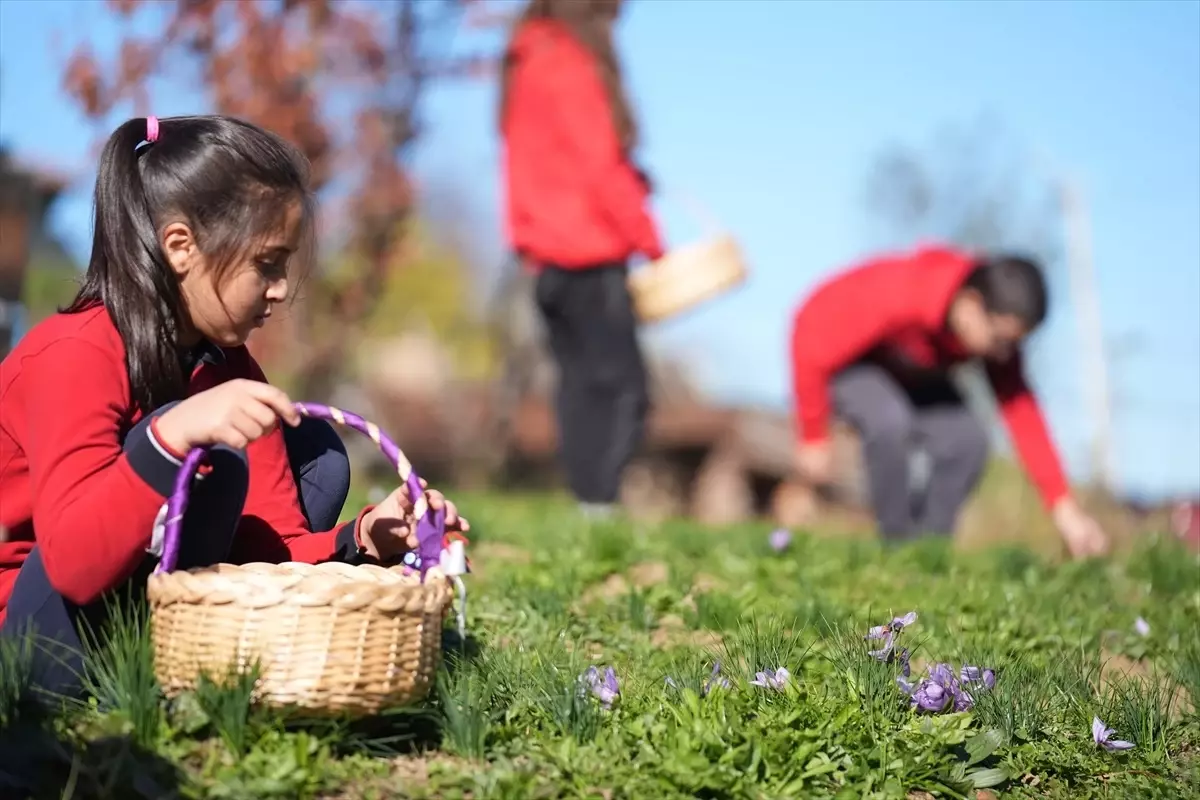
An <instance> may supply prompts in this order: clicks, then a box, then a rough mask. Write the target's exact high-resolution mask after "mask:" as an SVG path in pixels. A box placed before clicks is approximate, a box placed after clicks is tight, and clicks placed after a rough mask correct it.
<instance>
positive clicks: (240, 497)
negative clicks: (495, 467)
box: [0, 116, 467, 693]
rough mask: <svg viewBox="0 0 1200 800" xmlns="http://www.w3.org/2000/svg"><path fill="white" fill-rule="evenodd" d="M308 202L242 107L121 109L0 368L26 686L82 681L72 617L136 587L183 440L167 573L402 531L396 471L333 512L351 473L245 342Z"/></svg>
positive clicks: (282, 149)
mask: <svg viewBox="0 0 1200 800" xmlns="http://www.w3.org/2000/svg"><path fill="white" fill-rule="evenodd" d="M312 212H313V203H312V199H311V197H310V195H309V193H308V186H307V164H306V162H305V159H304V157H303V156H302V155H301V154H300V153H299V152H298V151H297V150H296V149H294V148H293V147H292V146H290V145H289V144H288V143H286V142H285V141H283V140H282V139H280V138H279V137H277V136H275V135H273V134H271V133H268V132H267V131H264V130H262V129H260V128H257V127H255V126H253V125H250V124H247V123H245V122H241V121H238V120H235V119H230V118H226V117H219V116H199V117H172V118H168V119H163V120H161V121H160V120H157V119H155V118H154V117H148V118H146V119H133V120H130V121H128V122H126V123H125V124H124V125H122V126H121V127H119V128H118V129H117V130H116V131H115V132H114V133H113V134H112V136H111V137H110V138H109V140H108V142H107V144H106V145H105V148H104V152H103V154H102V156H101V160H100V167H99V172H98V175H97V178H96V191H95V212H94V213H95V218H94V237H93V241H92V255H91V260H90V262H89V264H88V269H87V274H86V276H85V278H84V281H83V285H82V288H81V289H80V291H79V294H78V295H77V296H76V298H75V300H74V301H73V302H72V303H71V305H70V306H69V307H68V308H67V309H66V310H65V311H63V312H62V313H60V314H57V315H55V316H53V317H51V318H49V319H47V320H46V321H44V322H42V323H41V324H40V325H38V326H36V327H35V328H33V329H32V330H30V331H29V332H28V333H27V334H26V335H25V337H24V338H23V339H22V340H21V342H20V343H19V344H18V346H17V347H16V348H15V349H14V350H13V351H12V353H11V354H9V356H8V357H7V358H5V360H4V361H3V363H2V364H0V420H3V422H2V423H0V526H3V527H4V528H5V529H7V541H4V542H0V625H2V627H0V635H5V636H11V635H15V634H16V633H17V632H18V631H25V630H27V629H30V628H32V629H35V632H36V634H37V635H38V636H39V637H40V638H41V639H43V641H46V642H48V643H49V644H51V645H52V646H51V647H49V648H47V650H48V652H47V653H45V654H44V656H43V657H42V658H41V659H40V660H39V664H38V665H37V666H36V671H35V672H36V674H35V678H36V680H37V681H38V682H39V683H40V684H41V685H42V687H43V688H45V689H48V690H50V691H54V692H60V693H61V692H66V693H70V692H74V693H77V692H78V691H79V679H78V673H79V670H80V666H81V662H80V655H79V653H80V649H81V648H80V635H79V631H80V626H81V625H83V624H92V625H94V624H95V623H97V622H99V621H101V620H102V616H103V614H102V611H103V608H104V607H105V603H104V601H105V600H106V599H107V596H108V595H110V594H111V593H112V592H113V590H115V589H117V588H118V587H121V586H122V585H123V584H126V583H129V584H131V585H132V586H134V587H142V586H144V585H145V579H146V576H147V574H148V573H149V571H150V569H152V567H153V565H154V563H155V560H156V559H155V557H156V556H158V555H159V554H160V553H161V547H162V541H161V535H160V533H159V532H161V517H160V516H159V515H160V510H161V509H163V508H164V500H165V498H166V497H167V496H168V495H169V494H170V492H171V490H172V486H173V483H174V480H175V474H176V472H177V470H178V468H179V466H180V464H181V460H182V458H183V456H184V455H185V454H186V453H187V452H188V451H189V450H190V449H192V448H194V447H197V446H202V445H208V446H212V448H213V449H212V450H211V451H210V453H209V456H208V459H207V468H206V469H207V472H206V473H205V474H204V475H203V477H202V478H201V479H200V480H198V481H195V482H194V484H193V489H192V500H191V502H190V503H189V506H188V513H187V517H186V519H185V520H184V522H183V528H182V540H181V546H180V555H179V568H180V569H187V568H192V567H199V566H206V565H210V564H214V563H218V562H232V563H246V562H251V561H268V562H280V561H286V560H294V561H304V562H308V563H316V562H320V561H325V560H335V559H336V560H342V561H348V562H352V563H354V562H358V561H359V560H368V559H370V560H379V561H388V560H390V559H392V558H395V557H397V556H399V555H402V554H403V552H404V551H405V550H406V549H407V547H406V539H407V537H408V530H407V528H406V527H405V523H404V520H405V515H406V512H407V511H408V510H409V509H410V507H411V503H410V502H409V499H408V497H407V496H406V493H405V489H404V488H403V487H401V488H399V489H397V490H396V491H395V492H393V493H392V495H391V496H389V497H388V498H387V499H386V500H384V501H383V502H382V503H381V504H379V505H378V506H375V507H370V508H366V509H363V511H362V512H361V513H360V514H359V515H358V517H357V518H356V519H355V520H354V521H352V522H349V523H346V524H344V525H341V526H340V527H338V526H336V523H337V520H338V516H339V514H340V513H341V508H342V504H343V503H344V502H345V499H346V493H347V491H348V488H349V480H350V473H349V462H348V461H347V458H346V454H345V450H344V449H343V447H342V445H341V442H340V440H339V438H338V436H337V434H336V432H335V431H334V430H333V428H332V426H330V425H329V424H328V423H325V422H322V421H319V420H312V419H304V420H302V419H301V417H300V416H299V415H298V414H297V412H296V411H295V409H294V408H293V407H292V404H291V401H290V400H289V399H288V397H287V396H286V395H285V394H284V393H283V392H282V391H280V390H279V389H276V388H274V387H272V386H270V385H269V384H268V383H267V382H266V378H265V377H264V376H263V373H262V370H261V369H260V368H259V366H258V364H257V363H255V361H254V359H253V358H252V357H251V356H250V354H249V352H248V351H247V349H246V346H245V342H246V339H247V338H248V337H249V336H250V334H251V332H252V331H254V330H255V329H256V328H259V327H261V326H262V325H263V324H264V323H265V322H266V320H267V318H269V317H270V316H271V313H272V309H273V308H274V307H275V306H276V305H277V304H279V303H281V302H283V300H284V299H285V298H286V297H287V296H288V283H289V273H290V272H291V267H292V264H293V262H294V261H296V260H298V258H299V257H300V256H302V255H303V254H304V252H305V250H306V248H305V247H304V245H305V243H306V242H307V240H308V238H309V234H310V231H311V223H312ZM280 419H282V420H283V421H284V422H285V423H286V426H285V427H281V426H279V425H278V424H277V421H278V420H280ZM428 495H429V501H430V504H431V505H432V506H434V507H438V508H440V507H443V505H444V507H445V508H446V511H447V522H448V526H449V527H451V528H453V529H456V530H466V529H467V524H466V521H465V520H462V519H460V518H459V517H458V516H457V513H456V510H455V508H454V505H453V504H452V503H449V502H446V501H445V500H444V498H442V497H441V495H440V494H439V493H437V492H432V491H431V492H428ZM156 521H157V523H158V524H156ZM156 531H157V532H156Z"/></svg>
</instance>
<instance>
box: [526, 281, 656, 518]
mask: <svg viewBox="0 0 1200 800" xmlns="http://www.w3.org/2000/svg"><path fill="white" fill-rule="evenodd" d="M627 277H628V270H627V268H626V266H625V264H606V265H601V266H594V267H589V268H587V269H573V270H568V269H559V268H557V267H554V266H546V267H543V268H542V270H541V272H540V273H539V275H538V280H537V288H536V295H537V304H538V308H539V309H540V310H541V313H542V317H543V319H544V321H545V323H546V332H547V335H548V337H549V340H550V350H551V351H552V353H553V355H554V360H555V362H556V363H557V365H558V397H557V413H558V434H559V450H560V457H561V459H562V464H563V467H564V468H565V470H566V473H567V482H568V485H569V486H570V488H571V492H572V493H573V494H574V495H575V497H576V498H577V499H578V500H579V501H580V502H584V503H613V502H615V501H616V500H617V494H618V491H619V490H620V485H621V473H622V471H623V470H624V468H625V465H626V464H627V463H628V462H629V460H630V458H632V456H633V454H634V452H635V451H636V450H637V448H638V446H639V444H640V443H641V439H642V433H643V430H644V427H645V420H646V414H647V411H648V410H649V405H650V403H649V392H648V389H647V379H646V367H645V364H644V362H643V359H642V351H641V348H640V346H639V345H638V339H637V317H636V316H635V314H634V310H633V301H632V299H631V298H630V296H629V288H628V286H627V285H626V280H627Z"/></svg>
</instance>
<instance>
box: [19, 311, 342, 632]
mask: <svg viewBox="0 0 1200 800" xmlns="http://www.w3.org/2000/svg"><path fill="white" fill-rule="evenodd" d="M213 352H214V353H215V354H216V358H215V359H205V360H203V361H201V363H199V364H198V365H197V366H196V368H195V371H194V372H193V373H192V378H191V384H190V386H189V393H191V394H194V393H196V392H199V391H202V390H204V389H207V388H210V387H212V386H215V385H217V384H219V383H223V382H224V381H227V380H231V379H233V378H249V379H251V380H259V381H264V382H265V381H266V378H265V377H263V373H262V370H261V369H260V368H259V366H258V364H257V363H255V361H254V359H253V358H252V357H251V356H250V354H249V352H248V351H247V350H246V348H245V347H237V348H233V349H230V350H217V349H216V348H213ZM141 416H142V415H141V413H140V412H139V410H138V409H136V408H135V407H134V403H133V401H132V400H131V398H130V393H129V380H128V377H127V373H126V369H125V350H124V346H123V344H122V342H121V339H120V337H119V335H118V334H117V330H116V328H115V327H114V326H113V324H112V321H111V319H110V318H109V316H108V314H107V313H106V312H105V310H104V309H103V308H96V309H93V310H90V311H86V312H83V313H80V314H59V315H56V316H53V317H51V318H49V319H47V320H46V321H44V322H42V323H41V324H39V325H37V326H36V327H34V328H33V329H32V330H30V331H29V332H28V334H26V335H25V336H24V337H23V338H22V339H21V341H20V343H19V344H18V345H17V347H16V348H15V349H14V350H13V351H12V352H11V353H10V354H9V355H8V357H6V358H5V359H4V361H3V363H0V524H2V525H4V527H6V528H7V529H8V531H9V539H10V541H8V542H3V543H0V622H2V621H3V619H4V609H5V606H6V605H7V603H8V598H9V595H10V594H11V593H12V586H13V582H14V581H15V580H16V577H17V572H18V570H19V569H20V568H21V563H22V562H23V561H24V560H25V556H26V555H27V554H28V553H29V551H30V550H31V549H32V548H33V546H34V544H35V543H36V544H37V546H38V547H39V548H40V552H41V554H42V560H43V562H44V564H45V568H46V574H47V576H48V577H49V579H50V582H51V584H52V585H53V586H54V588H55V589H56V590H57V591H59V592H60V593H61V594H62V595H63V596H64V597H66V598H67V599H68V600H70V601H72V602H74V603H77V604H84V603H89V602H92V601H93V600H95V599H97V598H98V597H99V596H100V595H101V594H103V593H104V592H106V591H108V590H109V589H111V588H113V587H115V586H118V585H119V584H120V583H121V582H122V581H124V580H125V579H126V578H127V577H129V576H130V575H131V574H132V573H133V571H134V570H135V569H136V567H137V566H138V564H139V563H140V562H141V561H142V560H143V559H144V558H145V557H146V548H147V547H148V546H149V545H150V537H151V533H152V531H153V526H154V520H155V516H156V515H157V514H158V510H159V508H160V507H161V506H162V504H163V502H164V501H165V499H166V497H167V496H168V495H169V494H170V492H171V489H172V485H173V483H174V480H175V475H176V473H177V471H178V466H179V463H180V462H179V460H178V454H172V453H170V452H169V451H168V450H167V449H165V448H163V447H162V445H161V444H160V443H158V442H157V441H156V440H155V439H154V437H153V434H152V433H149V434H148V435H146V436H145V437H140V438H139V439H137V440H135V441H131V442H128V443H127V446H126V447H124V449H123V446H122V442H123V439H124V438H125V436H126V434H128V432H129V430H130V428H131V427H132V426H133V425H134V424H135V423H136V422H137V421H138V419H140V418H141ZM247 456H248V458H249V461H250V486H249V492H248V494H247V498H246V505H245V509H244V511H243V517H242V521H241V523H240V525H239V526H238V530H237V534H236V536H235V539H234V552H233V553H231V554H230V560H231V561H234V562H236V563H247V562H251V561H268V562H281V561H288V560H292V561H304V562H308V563H316V562H318V561H323V560H326V559H329V558H332V557H341V556H348V555H351V554H352V553H353V552H354V551H355V550H356V549H357V546H356V542H355V528H356V525H355V524H354V523H347V524H346V525H343V526H341V527H340V528H339V529H338V530H335V531H328V532H324V533H312V532H310V531H309V530H308V524H307V522H306V520H305V518H304V514H303V512H302V511H301V510H300V504H299V494H298V491H297V488H296V484H295V482H294V479H293V478H292V471H291V467H290V465H289V463H288V457H287V450H286V448H285V446H284V440H283V434H282V432H281V431H280V430H278V429H276V430H275V431H273V432H272V433H271V434H269V435H267V436H264V437H263V438H261V439H259V440H258V441H256V442H254V443H253V444H251V445H250V446H249V448H247ZM343 550H345V551H346V552H345V553H341V551H343Z"/></svg>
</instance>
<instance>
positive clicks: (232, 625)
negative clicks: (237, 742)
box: [148, 403, 462, 714]
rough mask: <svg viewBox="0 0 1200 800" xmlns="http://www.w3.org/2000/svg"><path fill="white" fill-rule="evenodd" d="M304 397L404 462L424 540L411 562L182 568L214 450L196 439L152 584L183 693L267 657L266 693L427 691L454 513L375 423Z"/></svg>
mask: <svg viewBox="0 0 1200 800" xmlns="http://www.w3.org/2000/svg"><path fill="white" fill-rule="evenodd" d="M296 408H297V409H298V410H299V411H300V412H301V413H302V414H304V415H306V416H311V417H319V418H322V419H328V420H332V421H334V422H337V423H339V424H341V425H345V426H347V427H350V428H353V429H354V430H357V431H360V432H362V433H364V434H366V435H367V436H369V437H370V438H371V439H372V441H374V442H375V443H376V444H378V445H379V448H380V450H381V451H382V452H383V454H384V455H385V456H386V457H387V459H388V460H389V461H390V462H391V463H392V465H393V466H395V468H396V470H397V472H398V473H399V475H400V479H401V481H402V482H403V483H404V484H405V485H406V486H407V488H408V490H409V492H410V495H411V496H412V498H413V502H414V508H413V515H414V518H415V519H416V520H417V524H416V525H415V539H416V543H415V551H414V553H412V554H410V555H409V556H406V559H407V560H408V561H409V562H411V564H412V565H411V566H409V565H405V566H397V567H389V568H384V567H379V566H373V565H362V566H351V565H348V564H342V563H332V562H331V563H324V564H316V565H312V564H301V563H293V562H288V563H283V564H261V563H255V564H244V565H240V566H238V565H234V564H218V565H217V566H214V567H206V568H201V569H191V570H186V571H179V572H175V571H173V570H174V567H175V563H176V559H177V557H178V553H179V538H180V529H181V520H182V518H183V513H184V511H185V509H186V507H187V494H188V487H189V485H190V482H191V478H192V476H193V475H194V474H195V471H196V468H197V467H198V466H199V464H200V461H201V459H202V458H203V456H204V450H203V449H196V450H193V451H192V452H191V453H189V454H188V457H187V459H186V460H185V461H184V464H183V467H182V468H181V469H180V471H179V477H178V479H177V480H176V483H175V491H174V493H173V494H172V495H171V497H170V498H169V499H168V502H167V525H166V532H165V534H166V535H165V538H164V547H163V556H162V561H161V562H160V564H159V566H158V569H156V570H155V573H154V574H153V575H151V576H150V579H149V585H148V596H149V602H150V608H151V614H152V626H153V637H154V663H155V672H156V674H157V676H158V679H159V682H160V683H161V685H162V687H163V689H164V691H165V692H166V693H167V695H168V696H173V695H176V694H178V693H180V692H182V691H186V690H190V689H193V688H194V687H195V685H196V683H197V680H198V679H199V677H200V675H201V674H202V673H207V674H209V675H211V676H214V677H220V676H223V675H224V674H226V673H227V672H228V671H229V669H230V668H231V667H236V668H240V669H244V668H246V667H247V666H248V665H249V664H250V663H252V662H253V661H255V660H257V661H258V662H259V666H260V669H261V679H260V681H259V685H258V687H257V688H256V694H257V697H258V699H259V701H260V702H263V703H265V704H267V705H272V706H289V707H295V708H299V709H302V710H304V711H305V712H308V713H336V714H370V713H374V712H376V711H378V710H380V709H382V708H385V707H389V706H396V705H404V704H407V703H411V702H414V701H417V700H420V699H422V698H423V697H425V696H426V695H427V694H428V692H429V689H430V686H431V685H432V682H433V679H434V675H435V673H436V671H437V669H438V667H439V665H440V662H441V637H442V628H443V624H444V622H445V620H446V617H447V613H448V611H449V609H450V601H451V599H452V597H453V589H452V584H451V581H452V580H453V581H454V583H455V584H457V586H458V587H459V588H460V590H461V588H462V584H461V582H460V581H459V580H458V578H457V572H458V571H459V570H456V569H455V568H454V567H452V566H450V565H449V564H448V563H447V562H446V559H445V558H444V556H443V544H444V542H443V538H444V531H445V520H444V513H443V512H441V511H438V512H433V511H431V509H429V507H428V504H427V503H426V502H425V494H424V491H423V490H422V488H421V485H420V482H419V479H418V478H417V476H416V474H415V473H414V472H413V470H412V467H411V465H410V464H409V463H408V459H407V458H405V456H404V455H403V454H402V453H401V452H400V450H399V448H397V447H396V445H395V444H394V443H393V442H392V441H391V440H390V439H388V438H387V436H385V435H384V434H383V433H381V432H380V430H379V428H378V427H377V426H375V425H374V424H372V423H370V422H367V421H366V420H364V419H362V418H361V417H358V416H357V415H354V414H350V413H347V412H343V411H339V410H338V409H335V408H329V407H328V406H322V405H317V404H311V403H297V404H296ZM411 544H413V542H411V541H410V545H411ZM447 573H450V574H447ZM460 623H461V617H460Z"/></svg>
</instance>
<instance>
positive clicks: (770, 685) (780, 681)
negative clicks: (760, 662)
mask: <svg viewBox="0 0 1200 800" xmlns="http://www.w3.org/2000/svg"><path fill="white" fill-rule="evenodd" d="M790 678H791V673H790V672H788V670H787V667H780V668H779V669H768V670H763V671H762V672H756V673H755V674H754V680H752V681H750V685H751V686H761V687H762V688H764V689H774V690H775V691H777V692H782V691H783V688H784V687H785V686H786V685H787V682H788V679H790Z"/></svg>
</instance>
